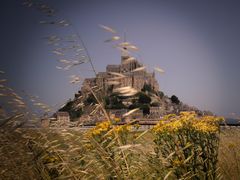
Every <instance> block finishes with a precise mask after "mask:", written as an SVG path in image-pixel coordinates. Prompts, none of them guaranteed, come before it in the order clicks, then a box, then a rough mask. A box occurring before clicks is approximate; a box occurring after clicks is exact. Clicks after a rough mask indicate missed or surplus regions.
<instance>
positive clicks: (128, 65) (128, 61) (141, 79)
mask: <svg viewBox="0 0 240 180" xmlns="http://www.w3.org/2000/svg"><path fill="white" fill-rule="evenodd" d="M140 67H143V65H142V64H141V63H139V62H138V61H137V59H133V58H130V56H129V55H128V54H127V53H125V54H124V53H122V55H121V64H120V65H107V67H106V72H99V73H97V76H96V77H95V78H86V79H85V80H84V82H83V84H82V88H81V92H82V94H83V95H84V94H87V93H88V92H89V90H88V88H87V87H88V85H89V86H90V87H93V86H98V87H102V88H103V89H104V91H105V92H107V90H108V88H111V87H112V88H113V89H115V88H119V87H126V86H131V87H132V88H134V89H136V90H138V91H141V89H142V88H143V86H144V84H148V85H150V86H151V87H152V89H153V90H155V91H159V84H158V82H157V80H156V79H155V73H154V72H153V73H148V72H147V71H146V70H145V69H143V70H141V71H134V70H135V69H137V68H140ZM112 73H121V74H123V75H124V77H120V78H119V79H116V78H115V79H114V82H113V81H110V79H111V78H114V77H116V76H114V75H113V74H112Z"/></svg>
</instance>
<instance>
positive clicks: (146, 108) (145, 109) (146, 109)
mask: <svg viewBox="0 0 240 180" xmlns="http://www.w3.org/2000/svg"><path fill="white" fill-rule="evenodd" d="M140 109H141V110H142V111H143V115H147V114H150V107H149V105H148V104H141V105H140Z"/></svg>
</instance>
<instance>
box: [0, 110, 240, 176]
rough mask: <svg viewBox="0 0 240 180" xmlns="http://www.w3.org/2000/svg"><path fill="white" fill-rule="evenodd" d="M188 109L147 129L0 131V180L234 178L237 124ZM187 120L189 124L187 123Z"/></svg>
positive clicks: (105, 126)
mask: <svg viewBox="0 0 240 180" xmlns="http://www.w3.org/2000/svg"><path fill="white" fill-rule="evenodd" d="M218 120H220V119H219V118H216V117H201V118H198V117H196V115H195V114H194V113H192V112H184V113H182V114H181V115H180V116H175V115H171V116H166V117H165V119H164V120H161V121H159V123H158V124H157V125H156V126H154V127H153V128H152V129H149V130H146V131H137V129H138V128H139V126H138V125H132V124H126V125H122V126H118V125H116V124H115V122H109V121H105V122H102V123H99V124H98V125H97V126H96V127H94V128H92V129H89V130H85V131H80V130H76V129H75V130H74V129H72V130H71V129H25V128H18V129H15V130H13V131H9V130H4V129H5V128H2V129H1V141H0V142H1V148H0V150H1V151H0V153H1V156H0V159H1V163H0V172H1V174H0V178H1V179H16V178H19V179H238V178H239V167H240V163H239V162H240V161H239V160H240V151H239V150H240V143H239V131H240V130H239V128H232V127H221V128H220V127H219V126H218V124H217V122H218ZM189 121H190V123H189Z"/></svg>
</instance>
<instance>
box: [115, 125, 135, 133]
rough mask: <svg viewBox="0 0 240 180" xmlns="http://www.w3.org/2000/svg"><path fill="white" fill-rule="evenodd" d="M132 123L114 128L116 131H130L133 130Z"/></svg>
mask: <svg viewBox="0 0 240 180" xmlns="http://www.w3.org/2000/svg"><path fill="white" fill-rule="evenodd" d="M131 128H132V127H131V125H128V124H126V125H121V126H115V127H114V128H113V130H114V131H115V132H116V133H122V132H129V131H130V130H131Z"/></svg>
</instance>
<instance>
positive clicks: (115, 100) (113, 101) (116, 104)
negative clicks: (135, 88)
mask: <svg viewBox="0 0 240 180" xmlns="http://www.w3.org/2000/svg"><path fill="white" fill-rule="evenodd" d="M104 101H105V107H106V108H107V109H125V108H126V106H125V105H124V104H123V103H122V98H121V97H119V96H117V94H111V95H110V96H106V97H104Z"/></svg>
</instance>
